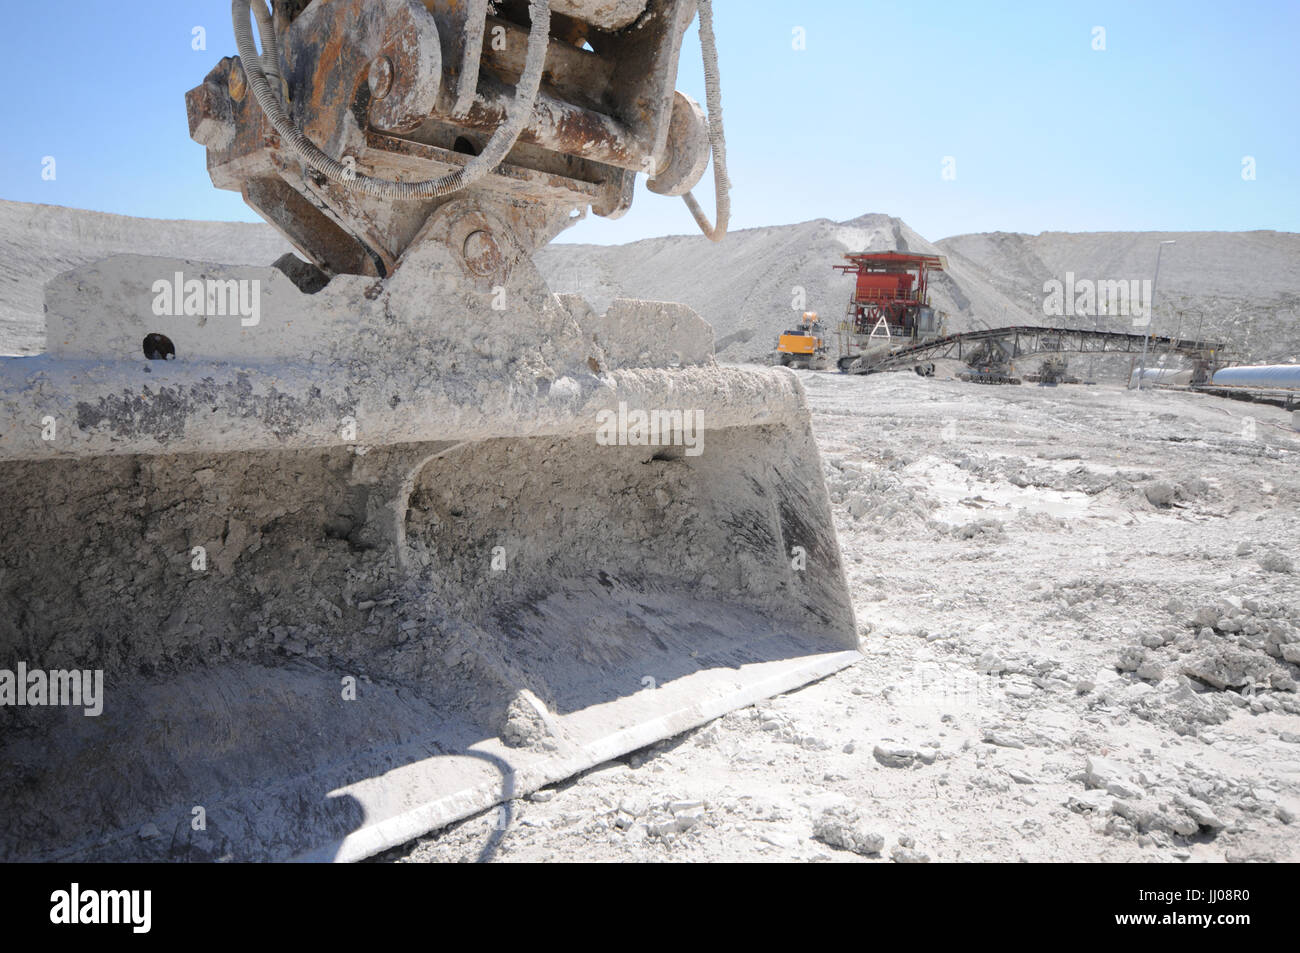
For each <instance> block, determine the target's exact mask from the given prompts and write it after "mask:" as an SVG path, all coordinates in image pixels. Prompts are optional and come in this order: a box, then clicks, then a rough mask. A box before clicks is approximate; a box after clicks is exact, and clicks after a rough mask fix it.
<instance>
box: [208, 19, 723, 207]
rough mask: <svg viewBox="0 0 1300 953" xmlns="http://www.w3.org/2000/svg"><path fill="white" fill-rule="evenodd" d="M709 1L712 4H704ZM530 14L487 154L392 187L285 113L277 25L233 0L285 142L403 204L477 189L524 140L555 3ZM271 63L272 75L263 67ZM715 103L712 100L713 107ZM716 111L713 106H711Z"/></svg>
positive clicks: (348, 183)
mask: <svg viewBox="0 0 1300 953" xmlns="http://www.w3.org/2000/svg"><path fill="white" fill-rule="evenodd" d="M704 2H707V0H704ZM254 4H256V8H257V11H258V12H257V14H256V16H257V21H258V31H259V33H261V36H262V53H261V55H259V54H258V52H257V46H256V44H255V43H254V41H253V25H252V22H251V17H250V13H251V9H252V7H253V5H254ZM528 14H529V17H530V18H531V20H532V26H531V28H530V29H529V33H528V51H527V54H526V56H525V58H524V72H523V75H522V76H521V77H520V78H519V83H518V85H517V86H516V88H515V97H514V99H513V100H512V101H511V104H510V107H509V108H508V110H507V113H506V119H505V122H503V123H502V124H501V125H500V126H499V127H497V129H496V131H495V132H493V133H492V137H491V138H490V139H489V140H488V143H487V145H486V146H485V147H484V148H483V151H482V152H481V153H479V154H478V155H477V156H475V157H474V158H473V159H471V160H470V162H469V163H468V164H467V165H466V166H465V167H464V168H463V169H458V170H456V171H455V172H452V173H449V174H447V175H444V176H442V177H441V178H438V179H429V180H426V181H424V182H393V181H390V180H388V179H377V178H372V177H370V176H367V175H362V174H361V173H359V172H357V171H356V170H355V169H354V168H351V167H349V166H346V165H344V164H343V163H342V162H340V161H339V160H338V159H335V158H333V157H332V156H328V155H326V154H325V153H324V152H322V151H321V150H320V149H319V148H317V146H316V145H315V143H313V142H312V141H311V140H310V139H308V138H307V137H306V136H305V135H304V134H303V132H302V130H301V129H299V128H298V125H297V123H295V122H294V121H293V119H292V118H291V117H290V116H289V114H288V113H287V112H286V111H285V108H284V105H283V104H282V103H281V102H280V98H279V95H278V93H277V92H275V91H273V90H272V88H271V84H270V83H269V82H268V80H267V74H268V72H269V73H271V74H272V75H274V76H275V77H276V78H277V80H278V79H279V76H280V64H279V47H278V44H277V42H276V39H275V26H274V22H273V21H272V20H271V17H270V15H269V14H268V13H267V11H266V7H265V6H264V5H263V0H232V2H231V19H232V20H233V21H234V27H235V42H236V45H237V46H238V47H239V57H240V60H241V61H242V63H243V67H244V75H245V76H246V77H247V78H248V83H249V86H250V87H251V88H252V90H253V95H254V96H255V97H256V98H257V102H258V105H260V106H261V107H262V111H263V112H264V113H266V117H267V119H269V120H270V121H271V125H272V126H273V127H274V128H275V131H276V132H277V133H279V134H280V139H281V141H283V142H284V144H285V145H287V146H288V147H289V149H290V150H292V152H293V153H294V154H295V155H296V156H297V157H298V158H299V159H301V160H302V161H303V162H305V163H307V165H309V166H311V167H312V168H314V169H316V170H317V171H319V172H320V173H321V174H322V175H324V176H325V177H326V178H328V179H329V180H330V181H332V182H337V183H338V184H339V185H342V186H344V187H345V188H348V189H352V190H353V191H357V192H363V193H365V194H366V195H371V196H374V197H376V198H382V199H390V200H403V199H427V198H438V197H440V196H443V195H450V194H451V193H453V192H459V191H460V190H461V189H464V188H467V187H468V186H470V185H473V184H474V183H475V182H477V181H478V180H479V179H481V178H483V176H485V175H487V174H488V173H489V172H491V171H492V170H494V169H495V168H496V167H497V166H499V165H500V164H501V163H502V162H504V161H505V158H506V156H508V155H509V154H510V150H511V149H513V148H514V146H515V143H516V142H517V141H518V140H519V135H520V133H522V132H523V130H524V126H526V125H527V124H528V120H529V119H530V118H531V117H532V112H533V105H534V104H535V103H536V101H537V91H538V89H539V87H540V86H541V82H542V70H543V68H544V67H545V65H546V51H547V48H548V46H549V45H550V34H551V2H550V0H529V4H528ZM264 62H267V63H269V65H270V66H271V70H266V69H264V68H263V65H262V64H263V63H264ZM711 102H712V100H710V103H711ZM710 111H712V105H710Z"/></svg>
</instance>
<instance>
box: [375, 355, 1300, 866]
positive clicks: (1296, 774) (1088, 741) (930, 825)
mask: <svg viewBox="0 0 1300 953" xmlns="http://www.w3.org/2000/svg"><path fill="white" fill-rule="evenodd" d="M801 379H802V380H803V381H804V383H805V385H806V387H807V389H808V393H809V396H810V400H811V402H812V404H813V407H814V415H815V418H814V426H815V429H816V432H817V437H818V442H819V444H820V446H821V450H822V453H823V455H824V463H825V469H826V473H827V477H828V483H829V485H830V488H831V493H832V496H833V498H834V502H835V512H836V521H837V524H838V528H839V533H840V544H841V546H842V548H843V551H844V556H845V561H846V565H847V569H848V573H849V580H850V584H851V588H852V590H853V593H854V599H855V604H856V610H857V614H858V619H859V625H860V628H861V630H862V632H863V645H864V649H865V653H866V654H865V658H864V659H863V661H862V662H861V663H860V664H858V665H856V666H855V667H853V668H851V669H849V670H846V671H845V672H843V673H841V674H839V675H837V676H835V677H832V678H829V679H826V680H824V681H822V682H820V683H818V684H815V685H812V686H809V687H807V688H805V689H803V690H801V691H798V692H795V693H793V694H791V695H787V696H784V697H781V698H777V699H774V700H772V701H771V702H769V703H766V704H764V705H761V706H758V707H756V708H752V709H747V710H743V711H739V712H735V713H733V714H731V715H728V716H727V717H725V718H722V719H720V720H718V721H716V722H714V723H712V724H711V725H708V726H706V727H704V728H702V729H700V730H698V731H694V732H692V733H690V734H688V735H685V736H682V737H679V738H675V739H672V740H670V741H667V742H664V743H662V744H660V745H658V746H656V747H655V748H654V749H652V750H648V751H644V752H640V753H638V754H636V755H633V756H632V757H630V758H628V759H626V760H625V761H621V762H617V763H612V764H610V765H607V766H605V767H604V768H602V769H598V770H595V771H592V772H590V773H588V774H586V775H584V776H582V777H579V778H576V779H573V780H572V781H570V782H568V783H565V784H563V785H560V786H558V787H556V788H553V789H549V790H546V791H543V792H541V793H540V794H539V795H535V796H534V797H533V798H532V799H527V800H522V801H516V802H514V803H513V804H512V805H511V806H510V808H509V810H508V811H505V810H497V811H493V812H489V813H488V814H484V815H481V816H479V817H477V818H473V819H471V820H468V821H466V822H464V823H461V824H459V825H456V826H455V827H453V828H450V829H447V830H445V831H442V832H439V833H436V834H434V835H431V836H429V837H426V838H424V839H422V840H421V841H419V842H418V843H415V844H411V845H407V847H405V848H402V849H400V850H397V851H393V852H391V853H389V854H388V855H386V856H385V858H384V859H387V860H402V861H417V862H418V861H466V860H476V859H480V858H489V857H490V858H491V859H493V860H496V861H586V860H599V861H728V860H739V861H811V860H823V861H836V862H843V861H865V862H872V861H876V862H881V861H890V860H893V859H897V860H916V859H919V858H920V857H921V856H922V855H923V856H925V857H928V858H929V859H930V860H932V861H1016V860H1027V861H1093V860H1109V861H1163V862H1216V861H1224V860H1230V861H1231V860H1255V859H1258V860H1278V861H1285V860H1289V861H1295V860H1300V838H1298V837H1297V833H1298V832H1300V826H1298V825H1300V822H1297V821H1296V815H1297V813H1300V714H1297V712H1300V704H1297V702H1298V701H1300V696H1297V695H1296V693H1295V688H1296V685H1295V681H1294V679H1295V678H1296V676H1297V675H1300V669H1298V668H1297V666H1296V665H1294V664H1290V663H1288V662H1286V661H1284V660H1283V659H1284V658H1285V656H1287V655H1290V656H1291V657H1292V658H1294V659H1296V660H1300V576H1297V575H1296V574H1294V573H1293V572H1287V571H1285V570H1286V568H1287V566H1288V558H1289V557H1291V556H1292V555H1293V554H1295V553H1296V549H1297V546H1296V544H1297V541H1298V540H1300V507H1298V506H1297V504H1298V503H1300V476H1297V473H1296V462H1297V460H1300V434H1297V433H1296V432H1295V431H1294V430H1293V429H1292V427H1291V415H1290V414H1288V413H1286V412H1284V411H1282V410H1281V409H1278V408H1273V407H1269V406H1262V405H1255V404H1245V403H1238V402H1231V401H1225V400H1220V399H1215V398H1207V397H1203V396H1197V395H1187V394H1177V393H1170V392H1160V393H1144V394H1142V395H1140V396H1139V395H1135V394H1133V393H1128V392H1125V391H1123V390H1122V389H1119V388H1114V387H1105V388H1098V387H1060V388H1055V389H1049V388H1040V387H1032V386H1024V387H981V386H977V385H971V384H963V383H960V382H957V381H954V380H945V379H942V377H940V378H938V379H933V380H925V379H921V378H918V377H916V376H914V375H910V374H892V375H883V376H878V377H870V378H864V377H843V376H840V375H837V374H834V373H808V372H804V373H801ZM1247 418H1253V420H1254V423H1253V424H1252V423H1250V422H1249V420H1248V419H1247ZM1153 500H1154V501H1155V502H1152V501H1153ZM1261 563H1263V564H1266V565H1268V566H1270V567H1272V568H1270V569H1266V568H1264V566H1263V565H1261ZM1198 613H1199V619H1196V621H1195V622H1193V618H1194V617H1195V616H1197V615H1198ZM1293 642H1295V643H1297V644H1295V645H1292V643H1293ZM1134 669H1136V671H1134ZM647 674H649V675H653V673H647ZM1216 686H1228V688H1227V689H1226V690H1221V688H1220V687H1216ZM815 831H817V832H819V833H820V839H819V838H818V837H815V836H814V832H815ZM827 841H831V842H834V843H836V844H838V845H848V846H850V847H856V848H857V850H858V851H861V852H862V853H858V852H854V851H853V850H851V849H845V848H844V846H838V847H832V846H830V844H828V843H827Z"/></svg>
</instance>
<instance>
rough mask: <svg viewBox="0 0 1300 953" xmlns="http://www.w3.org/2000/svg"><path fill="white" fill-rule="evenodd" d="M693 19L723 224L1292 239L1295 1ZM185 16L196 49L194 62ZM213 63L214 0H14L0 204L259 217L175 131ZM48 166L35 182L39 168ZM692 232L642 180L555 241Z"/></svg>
mask: <svg viewBox="0 0 1300 953" xmlns="http://www.w3.org/2000/svg"><path fill="white" fill-rule="evenodd" d="M715 9H716V20H717V32H718V38H719V45H720V57H721V63H722V78H723V104H724V113H725V117H726V126H727V133H728V144H729V154H730V164H731V171H732V178H733V182H734V187H733V205H734V215H733V227H735V228H745V227H754V226H761V225H776V224H783V223H788V222H797V221H804V220H807V219H812V218H820V217H826V218H832V219H839V220H842V219H848V218H853V217H856V216H858V215H860V214H862V213H865V212H884V213H888V214H891V215H896V216H898V217H900V218H902V219H904V220H905V221H907V222H908V223H909V224H910V225H911V226H912V227H913V228H915V229H917V231H919V232H920V233H921V234H922V235H924V236H926V237H927V238H930V239H938V238H942V237H945V236H948V235H953V234H960V233H963V232H977V231H996V230H1001V231H1019V232H1031V233H1032V232H1039V231H1053V230H1061V231H1102V230H1112V229H1113V230H1138V229H1165V230H1179V231H1184V230H1198V229H1227V230H1243V229H1279V230H1286V231H1300V121H1298V120H1300V107H1297V96H1298V95H1300V2H1298V0H1244V2H1239V3H1235V4H1224V3H1222V2H1189V0H1125V2H1104V0H1103V2H1098V0H1093V2H1075V0H1037V2H1001V3H998V2H988V0H981V2H975V0H962V2H959V0H953V2H942V0H931V2H927V3H920V2H915V0H908V2H871V0H817V2H804V3H788V2H780V0H715ZM195 26H203V27H204V28H205V29H206V32H207V37H206V38H207V49H206V51H197V50H194V49H193V48H192V42H191V41H192V30H193V28H194V27H195ZM1096 27H1102V28H1104V29H1105V46H1106V49H1105V50H1104V51H1098V50H1094V49H1093V45H1094V28H1096ZM796 28H798V29H801V30H802V31H803V35H804V36H805V37H806V48H804V49H796V48H795V46H796V44H795V42H794V41H795V37H796V33H795V31H796ZM233 52H234V40H233V37H232V34H231V29H230V3H229V2H228V0H135V2H131V3H120V2H110V0H76V2H59V0H52V2H49V3H44V4H26V5H21V6H16V7H14V8H13V9H12V10H11V12H10V15H9V18H8V24H7V29H6V30H5V31H4V33H3V34H0V53H3V55H0V79H2V80H3V88H4V89H5V90H6V92H7V95H6V97H5V100H4V106H3V110H4V119H5V123H4V125H5V135H4V138H3V141H2V142H0V182H3V189H0V198H6V199H15V200H20V201H28V202H47V203H50V204H55V205H69V206H76V207H81V208H91V209H98V210H102V211H110V212H120V213H125V214H131V215H143V216H152V217H159V218H207V219H227V220H231V219H238V220H247V221H256V220H257V218H256V215H255V214H254V213H253V212H251V210H249V209H247V208H246V207H245V206H244V204H243V202H242V201H241V200H240V198H239V196H238V195H237V194H235V193H232V192H219V191H217V190H215V189H214V188H212V186H211V183H210V181H209V179H208V176H207V172H206V169H205V166H204V153H203V149H202V148H201V147H200V146H198V145H196V144H195V143H193V142H191V141H190V139H189V136H188V133H187V127H186V120H185V106H184V93H185V91H186V90H187V89H189V88H190V87H192V86H195V85H197V84H198V83H199V82H200V81H201V80H202V79H203V77H204V75H205V74H206V73H207V72H208V70H209V69H210V68H211V67H212V66H213V65H214V64H215V63H216V61H217V60H218V59H220V58H221V57H222V56H224V55H226V54H230V53H233ZM699 59H700V54H699V44H698V41H697V40H696V38H695V29H694V27H692V30H691V33H690V36H689V38H688V40H687V43H686V46H685V49H684V52H683V60H682V63H683V65H682V73H681V77H680V79H679V83H678V85H679V87H680V88H682V89H683V90H685V91H687V92H689V93H691V94H693V95H695V96H696V97H697V98H699V99H701V100H703V78H702V70H701V69H700V66H699ZM46 156H53V157H54V158H55V160H56V162H57V166H56V172H57V178H56V179H55V180H54V181H46V180H44V179H42V175H41V171H42V160H43V158H44V157H46ZM1246 156H1251V157H1253V158H1254V163H1255V174H1256V178H1255V179H1254V180H1253V181H1248V180H1245V179H1243V177H1242V169H1243V158H1244V157H1246ZM945 157H951V159H952V160H953V161H952V164H951V165H950V168H951V169H952V170H954V171H955V178H951V179H947V180H946V179H944V177H943V175H942V172H943V169H944V162H945ZM699 193H700V194H701V196H702V197H705V196H710V195H711V193H710V190H709V189H708V188H707V187H706V188H702V189H701V190H699ZM706 204H709V205H711V199H710V200H709V202H707V203H706ZM693 230H694V223H693V222H692V220H691V219H690V217H689V214H688V213H687V211H686V209H685V207H684V206H683V205H682V203H681V202H680V200H677V199H666V198H662V197H660V196H656V195H653V194H651V193H649V192H647V191H646V190H645V189H644V188H643V187H641V188H639V189H638V196H637V201H636V203H635V204H634V206H633V208H632V210H631V212H630V213H628V215H627V216H626V217H625V218H623V219H622V220H620V221H617V222H607V221H605V220H603V219H596V218H593V219H590V220H588V221H586V222H583V223H581V224H580V225H578V226H577V227H576V228H574V229H572V230H571V231H569V232H567V233H566V234H565V235H564V236H562V238H561V240H566V241H590V242H621V241H630V240H633V239H637V238H645V237H650V236H654V235H662V234H681V233H689V232H691V231H693Z"/></svg>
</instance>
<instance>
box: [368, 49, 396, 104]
mask: <svg viewBox="0 0 1300 953" xmlns="http://www.w3.org/2000/svg"><path fill="white" fill-rule="evenodd" d="M367 82H369V84H370V95H371V97H372V98H374V99H383V98H384V97H385V96H387V95H388V94H389V93H390V92H391V91H392V89H393V61H392V60H390V59H389V58H388V57H387V56H377V57H375V58H374V59H373V60H372V61H371V63H370V76H369V77H368V80H367Z"/></svg>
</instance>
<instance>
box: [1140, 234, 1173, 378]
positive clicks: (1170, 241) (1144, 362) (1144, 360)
mask: <svg viewBox="0 0 1300 953" xmlns="http://www.w3.org/2000/svg"><path fill="white" fill-rule="evenodd" d="M1175 244H1177V242H1176V241H1174V239H1172V238H1169V239H1166V240H1165V241H1163V242H1161V243H1160V247H1159V248H1157V249H1156V274H1155V277H1154V278H1152V279H1151V313H1150V314H1149V315H1147V318H1148V327H1147V334H1146V337H1144V338H1143V339H1142V364H1141V366H1139V367H1138V384H1137V389H1138V390H1141V389H1142V375H1144V374H1145V373H1146V371H1147V344H1149V343H1150V341H1151V327H1152V326H1154V325H1155V321H1156V286H1157V285H1158V284H1160V254H1161V252H1163V251H1164V250H1165V246H1166V245H1175Z"/></svg>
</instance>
